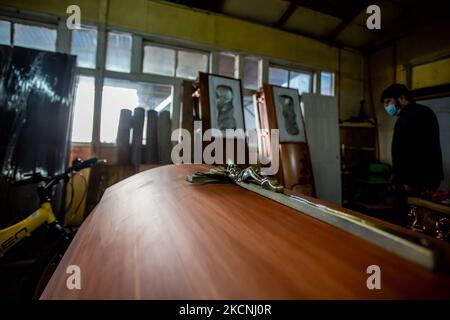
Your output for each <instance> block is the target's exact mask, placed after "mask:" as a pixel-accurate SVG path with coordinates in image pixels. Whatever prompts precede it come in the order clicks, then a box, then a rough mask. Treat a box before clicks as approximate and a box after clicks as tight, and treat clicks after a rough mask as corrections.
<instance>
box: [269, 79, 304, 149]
mask: <svg viewBox="0 0 450 320" xmlns="http://www.w3.org/2000/svg"><path fill="white" fill-rule="evenodd" d="M273 99H274V104H275V113H276V118H277V123H278V129H279V130H280V143H283V142H306V136H305V125H304V121H303V115H302V110H301V107H300V100H299V97H298V91H297V90H296V89H289V88H283V87H276V86H273Z"/></svg>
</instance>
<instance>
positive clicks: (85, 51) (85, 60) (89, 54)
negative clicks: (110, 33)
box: [70, 27, 97, 69]
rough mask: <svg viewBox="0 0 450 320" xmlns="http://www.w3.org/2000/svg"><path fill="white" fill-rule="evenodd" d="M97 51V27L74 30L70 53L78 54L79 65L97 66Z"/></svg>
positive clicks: (85, 66) (83, 66) (86, 66)
mask: <svg viewBox="0 0 450 320" xmlns="http://www.w3.org/2000/svg"><path fill="white" fill-rule="evenodd" d="M96 52H97V29H94V28H85V27H83V28H81V29H77V30H73V31H72V44H71V49H70V53H71V54H74V55H76V56H77V66H79V67H82V68H91V69H93V68H95V61H96Z"/></svg>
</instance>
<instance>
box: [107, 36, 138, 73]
mask: <svg viewBox="0 0 450 320" xmlns="http://www.w3.org/2000/svg"><path fill="white" fill-rule="evenodd" d="M131 43H132V37H131V34H128V33H119V32H108V46H107V51H106V69H108V70H111V71H118V72H130V67H131Z"/></svg>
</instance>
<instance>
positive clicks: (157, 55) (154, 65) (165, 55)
mask: <svg viewBox="0 0 450 320" xmlns="http://www.w3.org/2000/svg"><path fill="white" fill-rule="evenodd" d="M143 71H144V72H145V73H154V74H159V75H163V76H172V77H173V76H174V75H175V50H173V49H169V48H162V47H156V46H151V45H146V46H144V63H143Z"/></svg>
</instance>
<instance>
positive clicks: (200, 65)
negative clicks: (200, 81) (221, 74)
mask: <svg viewBox="0 0 450 320" xmlns="http://www.w3.org/2000/svg"><path fill="white" fill-rule="evenodd" d="M207 67H208V56H207V55H206V54H203V53H197V52H189V51H178V67H177V77H181V78H188V79H197V77H198V73H199V72H206V71H207Z"/></svg>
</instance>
